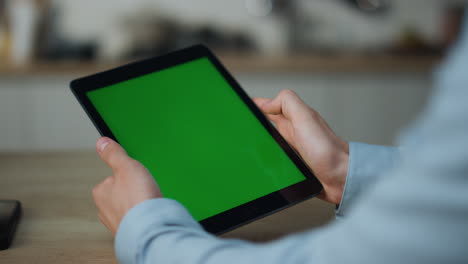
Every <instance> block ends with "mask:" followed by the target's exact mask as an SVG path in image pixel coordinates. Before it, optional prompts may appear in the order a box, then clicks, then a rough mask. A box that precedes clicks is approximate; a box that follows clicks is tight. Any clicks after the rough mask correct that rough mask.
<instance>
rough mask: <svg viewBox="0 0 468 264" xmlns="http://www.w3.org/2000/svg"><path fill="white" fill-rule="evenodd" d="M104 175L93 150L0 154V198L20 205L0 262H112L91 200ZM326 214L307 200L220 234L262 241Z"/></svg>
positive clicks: (326, 208) (311, 224) (329, 210)
mask: <svg viewBox="0 0 468 264" xmlns="http://www.w3.org/2000/svg"><path fill="white" fill-rule="evenodd" d="M110 173H111V172H110V170H109V169H108V168H106V167H105V166H104V165H103V163H101V161H100V160H99V158H98V157H97V155H96V154H94V153H87V152H84V153H32V154H0V199H17V200H20V201H21V202H22V204H23V209H24V211H23V218H22V219H21V222H20V225H19V227H18V231H17V234H16V238H15V240H14V242H13V245H12V248H10V249H9V250H6V251H0V263H9V264H15V263H116V262H117V261H116V259H115V257H114V251H113V237H112V236H111V235H110V233H108V232H107V230H106V229H105V228H104V226H103V225H102V224H101V223H100V222H99V220H98V217H97V211H96V208H95V206H94V204H93V201H92V198H91V190H92V188H93V186H94V185H95V184H97V183H98V182H100V181H101V180H102V179H104V177H106V176H108V175H110ZM332 218H333V207H332V206H330V205H328V204H325V203H323V202H321V201H319V200H317V199H312V200H309V201H306V202H303V203H301V204H299V205H296V206H294V207H292V208H289V209H286V210H284V211H282V212H279V213H277V214H274V215H272V216H269V217H266V218H263V219H261V220H259V221H256V222H254V223H252V224H249V225H246V226H244V227H242V228H239V229H237V230H234V231H232V232H230V233H227V234H225V235H223V237H227V238H241V239H246V240H250V241H268V240H271V239H275V238H278V237H281V236H284V235H286V234H290V233H294V232H299V231H301V230H305V229H309V228H315V227H318V226H321V225H324V224H326V223H327V222H329V221H330V220H331V219H332Z"/></svg>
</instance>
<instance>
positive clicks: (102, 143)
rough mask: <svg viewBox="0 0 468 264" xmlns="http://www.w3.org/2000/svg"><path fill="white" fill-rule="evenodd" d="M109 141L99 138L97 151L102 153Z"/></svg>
mask: <svg viewBox="0 0 468 264" xmlns="http://www.w3.org/2000/svg"><path fill="white" fill-rule="evenodd" d="M109 143H110V141H109V139H108V138H100V139H99V140H98V151H99V152H103V151H104V149H105V148H106V147H107V145H109Z"/></svg>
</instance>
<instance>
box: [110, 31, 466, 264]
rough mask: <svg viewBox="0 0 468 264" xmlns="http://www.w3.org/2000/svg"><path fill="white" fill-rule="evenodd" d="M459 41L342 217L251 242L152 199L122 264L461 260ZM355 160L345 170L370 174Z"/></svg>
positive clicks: (130, 232) (130, 229)
mask: <svg viewBox="0 0 468 264" xmlns="http://www.w3.org/2000/svg"><path fill="white" fill-rule="evenodd" d="M465 29H466V28H465ZM464 39H465V40H464V42H462V43H461V44H459V45H458V46H457V47H456V49H455V52H456V53H455V55H451V56H450V57H449V61H448V62H446V63H445V64H444V66H443V68H442V69H441V70H440V71H439V73H438V74H437V75H436V77H437V82H436V83H437V86H438V89H437V91H436V92H435V94H434V96H433V99H432V100H431V102H430V104H429V107H428V108H427V109H426V110H425V111H424V112H423V114H422V116H421V117H420V119H419V120H418V122H416V123H415V124H414V126H412V127H410V128H409V129H408V130H406V132H405V133H404V136H403V137H401V138H402V140H401V142H400V144H399V145H401V146H405V150H404V151H403V152H402V153H401V158H400V162H399V163H398V166H397V167H396V168H395V169H393V170H391V171H388V172H385V173H384V174H382V176H381V177H379V180H378V181H377V182H375V183H374V184H373V185H372V186H370V187H369V188H367V189H366V192H365V193H362V194H359V199H357V200H356V201H354V199H353V201H352V204H353V205H352V207H353V209H352V210H349V211H348V212H347V213H346V218H345V219H343V220H342V221H334V222H333V223H331V224H329V225H328V226H326V227H324V228H321V229H317V230H313V231H309V232H304V233H301V234H297V235H292V236H288V237H286V238H284V239H280V240H277V241H274V242H270V243H262V244H254V243H249V242H244V241H241V240H232V239H221V238H217V237H215V236H212V235H210V234H208V233H206V232H204V231H203V230H202V228H201V227H200V226H199V225H198V224H197V222H196V221H194V219H193V218H192V217H191V216H190V214H189V213H188V212H187V211H186V209H185V208H184V207H183V206H182V205H180V204H179V203H177V202H176V201H173V200H169V199H164V198H161V199H154V200H148V201H145V202H143V203H141V204H139V205H137V206H135V207H134V208H133V209H131V210H130V211H129V212H128V213H127V215H126V216H125V217H124V219H123V220H122V222H121V224H120V226H119V229H118V231H117V236H116V243H115V246H116V253H117V258H118V259H119V261H120V262H121V263H123V264H126V263H164V264H174V263H184V264H195V263H196V264H215V263H223V264H239V263H242V264H250V263H252V264H253V263H269V264H280V263H281V264H285V263H294V264H339V263H340V264H341V263H347V264H363V263H379V264H394V263H403V264H405V263H424V264H436V263H468V252H467V250H466V245H468V221H467V219H468V203H467V201H468V191H467V190H468V176H467V175H468V162H467V161H468V140H467V135H468V122H467V116H468V104H467V98H468V89H467V87H468V75H467V74H466V69H467V68H468V31H467V32H465V34H464ZM355 150H357V151H358V155H355V157H357V158H359V157H360V156H359V151H360V150H359V148H355ZM361 150H362V149H361ZM361 157H367V158H365V160H366V161H367V160H368V159H371V158H372V157H369V155H364V156H361ZM358 161H359V160H358ZM370 163H371V162H369V164H370ZM355 164H360V162H357V163H355ZM356 167H357V168H356V171H357V173H355V174H354V175H352V176H351V177H353V176H356V175H358V176H356V178H358V177H362V176H363V175H368V176H369V177H372V175H374V174H373V173H365V172H367V170H365V169H364V168H365V166H356ZM359 171H364V172H362V173H359ZM364 177H365V176H364ZM351 182H352V181H350V183H351ZM356 182H359V181H356ZM348 188H349V189H352V188H353V187H349V186H348ZM357 192H358V193H359V191H357ZM345 203H346V200H345V201H343V205H345ZM312 213H313V212H312Z"/></svg>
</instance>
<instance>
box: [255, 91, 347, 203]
mask: <svg viewBox="0 0 468 264" xmlns="http://www.w3.org/2000/svg"><path fill="white" fill-rule="evenodd" d="M254 101H255V103H256V104H257V105H258V107H259V108H260V109H261V110H262V111H263V112H264V113H265V115H266V116H267V117H268V118H269V119H270V120H271V121H273V123H275V124H276V126H277V129H278V131H279V132H280V134H281V135H282V136H283V137H284V138H285V139H286V140H287V141H288V142H289V144H290V145H292V146H293V147H294V148H295V149H296V151H297V152H298V153H299V154H300V155H301V157H302V158H303V159H304V161H305V162H306V163H307V165H309V167H310V168H311V169H312V171H313V172H314V174H315V176H317V178H318V179H319V181H320V182H321V183H322V185H323V191H322V193H321V194H320V196H319V198H321V199H323V200H325V201H328V202H331V203H334V204H339V203H340V201H341V197H342V195H343V188H344V185H345V181H346V175H347V171H348V162H349V145H348V143H347V142H346V141H344V140H343V139H341V138H340V137H338V136H337V135H335V133H334V132H333V131H332V130H331V129H330V127H329V126H328V125H327V123H326V122H325V121H324V120H323V119H322V117H321V116H320V115H319V113H317V111H315V110H314V109H312V108H310V107H309V106H307V105H306V104H305V103H304V102H303V101H302V100H301V99H300V98H299V96H297V94H296V93H294V92H293V91H290V90H283V91H281V92H280V93H279V94H278V95H277V96H276V98H274V99H266V98H254Z"/></svg>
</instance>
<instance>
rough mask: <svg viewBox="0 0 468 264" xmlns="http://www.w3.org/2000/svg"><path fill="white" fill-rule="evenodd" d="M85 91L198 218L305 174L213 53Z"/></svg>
mask: <svg viewBox="0 0 468 264" xmlns="http://www.w3.org/2000/svg"><path fill="white" fill-rule="evenodd" d="M87 96H88V98H89V99H90V101H91V102H92V104H93V105H94V107H95V108H96V109H97V111H98V112H99V114H100V115H101V116H102V118H103V119H104V121H105V123H106V124H107V126H108V127H109V128H110V130H111V131H112V133H113V134H114V136H115V137H116V138H117V140H118V141H119V142H120V144H121V145H122V146H123V147H124V148H125V150H126V151H127V152H128V154H129V155H130V156H131V157H133V158H134V159H136V160H138V161H140V162H141V163H142V164H143V165H144V166H146V168H148V170H149V171H150V172H151V174H152V175H153V177H154V178H155V180H156V181H157V182H158V184H159V186H160V188H161V191H162V193H163V195H164V196H165V197H168V198H172V199H175V200H177V201H179V202H180V203H181V204H183V205H184V206H185V207H186V208H187V209H188V210H189V212H190V213H191V214H192V215H193V217H194V218H195V219H196V220H198V221H200V220H203V219H206V218H208V217H211V216H214V215H216V214H219V213H221V212H224V211H226V210H228V209H232V208H234V207H237V206H239V205H241V204H244V203H247V202H249V201H252V200H255V199H257V198H260V197H262V196H265V195H267V194H270V193H272V192H275V191H278V190H280V189H283V188H285V187H288V186H290V185H293V184H295V183H298V182H301V181H303V180H305V177H304V176H303V174H302V173H301V172H300V170H299V169H298V168H297V167H296V166H295V165H294V163H293V162H292V161H291V160H290V158H289V157H288V156H287V154H286V153H285V152H284V151H283V150H282V149H281V147H280V146H279V145H278V144H277V143H276V141H275V140H274V139H273V137H272V136H271V135H270V134H269V133H268V131H267V130H266V129H265V128H264V127H263V125H262V124H261V123H260V121H258V120H257V118H256V117H255V115H254V114H253V113H252V112H251V111H250V109H249V108H248V107H247V106H246V105H245V103H244V102H243V101H242V99H241V98H240V97H239V96H238V95H237V93H236V92H235V91H234V90H233V89H232V88H231V86H230V85H229V83H228V82H227V81H226V80H225V79H224V77H223V76H222V75H221V73H219V72H218V70H217V69H216V67H215V66H214V65H213V64H212V63H211V62H210V60H209V59H208V58H201V59H196V60H193V61H191V62H188V63H184V64H180V65H177V66H173V67H170V68H167V69H164V70H161V71H157V72H154V73H150V74H147V75H143V76H140V77H137V78H134V79H131V80H128V81H125V82H121V83H118V84H115V85H111V86H107V87H103V88H101V89H97V90H93V91H90V92H88V93H87Z"/></svg>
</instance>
